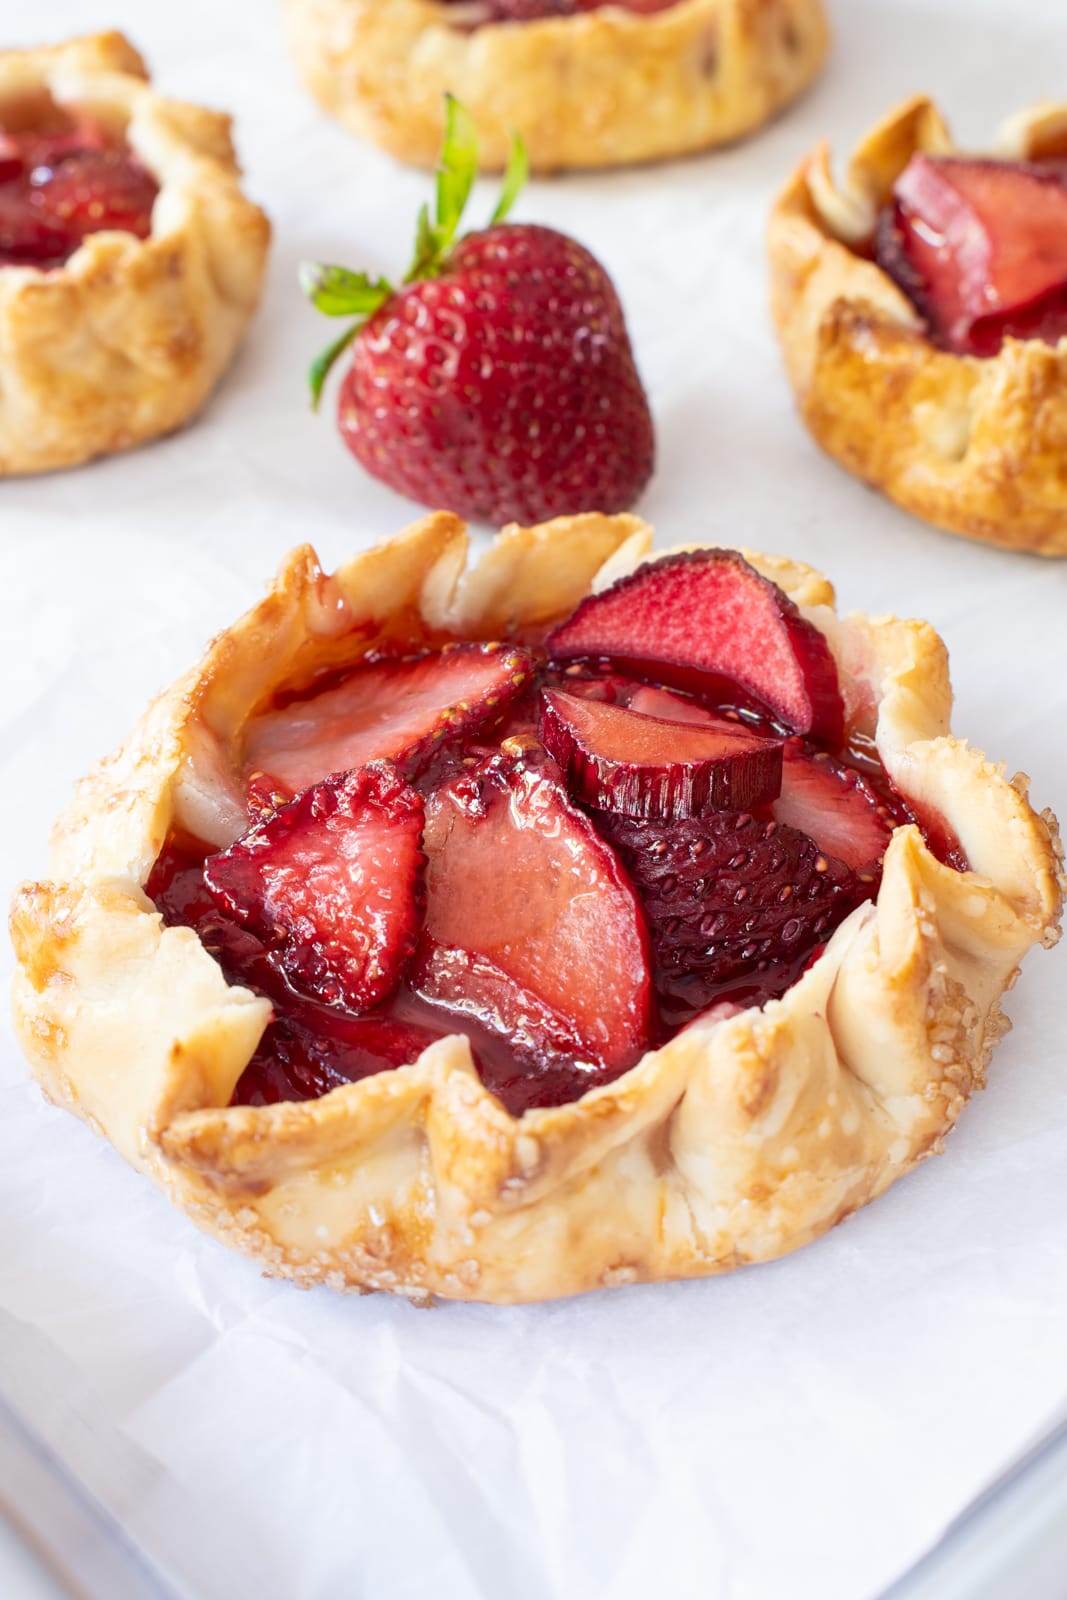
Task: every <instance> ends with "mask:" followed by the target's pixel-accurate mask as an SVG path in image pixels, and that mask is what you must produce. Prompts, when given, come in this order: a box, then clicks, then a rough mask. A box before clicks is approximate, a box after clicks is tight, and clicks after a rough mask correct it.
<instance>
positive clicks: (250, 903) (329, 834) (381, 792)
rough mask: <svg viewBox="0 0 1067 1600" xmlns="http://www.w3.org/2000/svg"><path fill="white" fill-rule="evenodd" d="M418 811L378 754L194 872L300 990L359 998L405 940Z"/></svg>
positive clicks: (411, 937) (410, 920)
mask: <svg viewBox="0 0 1067 1600" xmlns="http://www.w3.org/2000/svg"><path fill="white" fill-rule="evenodd" d="M422 822H423V804H422V798H421V796H420V795H419V794H417V793H416V791H415V790H414V789H411V788H409V787H408V785H407V784H406V783H405V782H404V781H403V779H402V778H401V777H400V775H399V773H398V772H397V771H396V769H395V768H394V767H391V766H389V765H388V764H387V763H385V762H379V763H375V764H374V765H372V766H367V767H362V768H360V769H359V770H358V771H355V772H339V773H334V774H333V775H332V776H331V777H328V778H324V779H323V781H322V782H321V783H317V784H315V785H313V786H312V787H311V788H310V789H306V790H305V791H304V793H303V794H300V795H298V796H297V798H296V799H295V800H293V801H291V802H290V803H289V804H288V805H284V806H282V807H281V809H280V810H279V811H276V812H275V813H274V814H273V815H271V816H269V817H267V818H266V820H264V821H262V822H259V823H257V824H256V825H255V826H253V827H252V828H250V829H249V831H248V832H247V833H246V834H245V835H244V836H243V837H242V838H240V839H238V840H237V842H236V844H233V845H231V846H230V848H229V849H228V850H224V851H222V852H221V853H220V854H218V855H214V856H211V857H209V859H208V860H207V861H206V862H205V864H204V882H205V884H206V885H207V888H208V890H209V892H210V893H211V894H212V896H213V897H214V899H215V901H216V903H217V904H218V906H219V907H220V909H221V910H222V911H223V912H224V913H225V914H226V915H227V916H230V917H232V918H234V920H235V921H236V922H238V923H240V924H241V926H242V927H244V928H247V929H248V930H249V931H250V932H252V933H254V934H255V935H256V937H257V938H259V939H262V940H263V941H264V942H265V943H266V945H267V946H268V949H269V951H270V955H271V959H272V961H273V962H274V963H275V964H276V965H277V967H278V968H279V970H280V971H281V972H282V973H283V974H284V976H285V978H286V980H287V981H288V983H289V984H291V986H292V987H293V988H294V989H295V990H296V991H297V992H298V993H299V994H303V995H309V996H310V997H311V998H313V999H316V1000H319V1001H321V1002H322V1003H323V1004H325V1005H338V1006H344V1007H346V1008H347V1009H348V1010H350V1011H356V1012H359V1011H364V1010H368V1009H369V1008H370V1007H371V1006H374V1005H377V1004H378V1003H379V1002H380V1001H381V1000H383V999H385V997H386V996H387V995H388V994H389V993H390V992H391V991H392V990H393V989H394V988H395V987H396V985H397V984H398V983H399V981H400V978H401V976H402V973H403V970H404V967H405V965H406V963H407V961H408V958H409V957H410V955H411V952H412V950H413V949H414V944H415V936H416V932H417V921H418V918H417V909H418V908H417V897H418V887H419V873H420V869H421V866H422V859H423V858H422V852H421V849H420V836H421V832H422Z"/></svg>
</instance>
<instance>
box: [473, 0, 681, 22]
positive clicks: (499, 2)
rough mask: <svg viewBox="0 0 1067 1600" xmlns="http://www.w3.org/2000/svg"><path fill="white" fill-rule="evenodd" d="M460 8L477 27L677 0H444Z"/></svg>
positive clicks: (661, 6)
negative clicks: (605, 8) (491, 23)
mask: <svg viewBox="0 0 1067 1600" xmlns="http://www.w3.org/2000/svg"><path fill="white" fill-rule="evenodd" d="M446 3H447V4H449V5H457V6H459V7H461V8H462V12H463V18H462V20H463V22H464V23H465V24H467V25H470V26H472V27H477V26H479V25H480V24H482V23H486V22H541V21H543V20H544V18H546V17H575V16H579V15H580V14H581V13H582V12H583V11H600V10H602V9H603V7H604V6H607V5H612V6H615V7H617V8H618V9H619V10H622V11H634V12H637V13H638V14H639V15H641V16H651V15H652V14H653V13H654V12H656V11H668V10H669V9H670V7H671V6H674V5H677V4H678V0H446Z"/></svg>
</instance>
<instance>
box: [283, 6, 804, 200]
mask: <svg viewBox="0 0 1067 1600" xmlns="http://www.w3.org/2000/svg"><path fill="white" fill-rule="evenodd" d="M284 11H285V20H286V30H287V34H288V39H289V45H290V51H291V54H292V55H293V57H294V59H295V61H296V65H297V69H298V71H299V73H300V75H301V77H302V78H303V80H304V82H305V84H306V85H307V87H308V88H309V89H310V90H311V92H312V94H313V95H314V96H315V98H316V99H317V100H318V101H319V103H320V104H321V105H322V106H323V107H324V108H325V109H326V110H327V111H329V112H330V113H331V114H333V115H334V116H336V117H338V118H339V119H340V120H341V121H342V122H343V123H345V124H346V126H349V127H351V128H352V129H353V130H354V131H355V132H357V133H359V134H361V135H366V136H369V137H370V138H372V139H373V140H374V141H375V142H376V143H379V144H381V145H382V146H383V147H384V148H385V149H387V150H389V151H390V152H391V153H392V154H393V155H395V156H397V157H399V158H400V159H401V160H404V161H409V162H412V163H414V164H415V165H417V166H432V165H433V164H434V162H435V161H436V159H437V154H438V148H439V144H440V138H441V100H442V96H443V95H444V93H445V92H446V91H450V92H451V93H453V94H455V95H456V96H457V97H458V98H459V99H460V100H462V101H463V103H464V105H465V106H466V107H467V109H468V110H469V111H470V113H471V115H472V116H473V117H474V120H475V123H476V124H477V126H478V129H479V135H480V151H481V159H482V163H483V166H484V167H485V168H486V169H500V168H502V167H503V166H504V165H505V163H506V160H507V155H508V147H509V142H510V137H511V134H512V132H513V131H517V132H519V133H521V134H522V135H523V138H524V140H525V142H526V146H527V149H528V152H529V155H530V160H531V165H532V166H533V168H534V169H535V170H537V171H543V172H552V171H562V170H567V169H574V168H576V169H582V168H594V167H605V166H624V165H631V164H633V163H637V162H643V161H652V160H660V159H665V158H668V157H672V156H678V155H684V154H688V153H691V152H693V151H696V150H702V149H706V148H708V147H710V146H713V145H716V144H723V143H728V142H732V141H734V140H736V139H740V138H743V137H744V136H746V135H747V134H749V133H751V132H753V131H754V130H755V129H757V128H759V127H760V126H762V125H763V124H764V123H765V122H767V121H768V120H770V118H771V117H773V116H774V115H776V114H777V112H778V111H780V110H781V109H783V108H784V107H785V106H786V105H787V104H788V103H789V102H790V101H791V100H793V99H794V98H795V97H796V96H797V95H799V94H800V93H801V92H802V91H803V90H804V89H805V88H806V87H807V86H808V84H809V83H810V82H811V80H812V79H813V77H814V76H815V75H816V73H817V72H818V70H819V68H820V67H821V65H822V62H823V59H824V57H825V54H826V50H827V47H828V37H829V36H828V26H827V21H826V13H825V7H824V0H759V4H758V5H753V4H752V0H678V4H677V5H675V6H672V7H671V8H669V9H668V10H666V11H662V12H654V13H651V14H647V15H641V14H638V13H634V12H630V11H626V10H624V9H622V8H621V7H617V6H607V7H605V8H602V9H599V10H596V11H589V12H583V13H580V14H578V15H575V16H571V17H548V18H543V19H540V20H537V21H531V22H521V23H500V22H496V23H493V22H491V23H486V24H484V25H482V26H481V27H479V28H478V29H477V30H475V31H474V32H471V33H465V32H463V31H462V30H461V29H460V28H459V27H457V25H456V21H455V17H454V15H450V13H451V11H452V8H451V7H446V6H444V5H442V4H440V3H439V0H285V6H284ZM703 63H707V66H706V67H704V66H703V65H702V64H703Z"/></svg>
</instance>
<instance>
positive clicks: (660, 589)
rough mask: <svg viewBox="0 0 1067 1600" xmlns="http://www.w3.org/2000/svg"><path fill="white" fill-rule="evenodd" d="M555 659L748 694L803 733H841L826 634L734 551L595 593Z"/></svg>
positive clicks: (668, 564) (648, 571)
mask: <svg viewBox="0 0 1067 1600" xmlns="http://www.w3.org/2000/svg"><path fill="white" fill-rule="evenodd" d="M548 650H549V653H550V654H551V655H552V656H553V657H554V658H555V659H556V660H557V661H570V660H576V659H591V658H598V657H608V658H610V659H611V660H612V661H613V662H615V663H618V664H619V665H620V666H623V667H625V668H626V669H628V670H630V671H634V672H637V673H638V674H642V675H644V676H647V677H656V678H659V679H662V680H665V681H667V682H669V683H673V684H675V685H676V686H677V687H680V688H683V689H684V688H689V689H693V690H696V691H698V692H700V693H704V694H707V695H709V697H710V696H712V695H714V696H717V697H718V698H721V699H726V698H729V696H730V693H731V690H732V689H736V688H738V687H739V688H740V689H741V690H742V692H743V693H744V694H745V695H746V696H747V697H749V698H752V699H755V700H758V701H759V702H760V704H761V705H762V706H765V707H766V708H767V709H768V710H769V711H771V712H772V713H773V715H774V716H775V717H777V718H779V719H780V720H781V721H782V722H783V723H785V725H786V726H787V727H788V728H791V729H792V730H793V731H794V732H796V733H812V734H813V735H814V736H815V737H817V738H820V739H824V740H826V742H827V743H829V744H834V743H838V742H839V741H840V739H841V737H842V734H843V728H844V710H843V706H842V702H841V693H840V690H839V688H838V683H837V668H836V667H835V665H834V659H833V656H832V655H831V654H830V648H829V646H828V644H827V643H826V640H825V639H824V638H823V636H822V634H821V633H820V632H819V630H818V629H817V628H815V627H814V626H813V625H812V624H811V623H810V622H808V621H807V620H806V619H805V618H804V617H802V616H801V615H800V612H799V611H798V610H797V607H796V606H795V605H794V604H793V602H792V600H790V599H789V597H788V595H786V594H785V593H783V591H782V590H781V589H780V588H779V587H778V585H777V584H774V583H771V582H770V580H769V579H767V578H764V577H763V576H762V575H761V574H760V573H758V572H757V571H756V569H755V568H754V567H752V566H750V565H749V563H748V562H747V561H746V560H745V559H744V557H743V556H740V555H738V553H737V552H736V551H735V550H717V549H709V550H694V551H690V552H687V553H685V554H683V555H676V556H665V557H663V559H662V560H659V561H653V562H651V563H649V564H646V565H645V566H643V567H639V568H638V570H637V571H636V572H634V573H631V574H630V576H629V577H626V578H621V579H620V580H619V581H618V582H617V583H615V584H613V585H612V586H611V588H610V589H605V590H604V592H603V593H602V594H597V595H590V596H589V598H588V599H587V600H584V601H583V602H582V603H581V605H580V606H579V607H578V609H577V610H576V611H575V612H574V614H573V615H572V616H571V617H570V618H568V620H567V621H566V622H564V623H561V625H560V626H559V627H558V628H556V629H555V631H554V632H553V633H552V634H550V635H549V638H548Z"/></svg>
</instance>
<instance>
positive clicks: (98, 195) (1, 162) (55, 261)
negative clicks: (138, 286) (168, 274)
mask: <svg viewBox="0 0 1067 1600" xmlns="http://www.w3.org/2000/svg"><path fill="white" fill-rule="evenodd" d="M47 124H48V125H47V126H41V127H30V128H19V129H17V130H16V129H15V128H14V127H12V128H5V126H4V123H3V121H2V119H0V266H21V267H37V268H39V269H42V270H44V269H48V268H53V267H60V266H62V265H63V263H64V262H65V261H66V260H67V259H68V258H69V257H70V256H71V255H73V253H74V251H75V250H77V248H78V246H79V245H80V244H81V243H82V241H83V239H85V238H86V237H87V235H89V234H91V233H99V232H101V231H102V230H104V229H118V230H120V231H121V232H123V233H132V234H134V235H136V237H137V238H139V239H145V238H147V237H148V235H149V233H150V232H151V227H152V206H153V204H154V202H155V198H156V195H157V194H158V192H159V190H158V185H157V184H156V182H155V180H154V179H153V177H152V176H151V174H150V173H149V172H148V171H146V169H145V168H144V167H143V166H142V165H141V163H140V162H139V161H138V160H137V159H136V158H135V157H134V156H133V155H132V154H131V153H130V151H129V150H128V149H127V148H126V147H125V146H124V145H122V144H120V143H117V142H116V141H115V140H114V139H111V138H110V137H109V136H108V135H107V134H106V133H105V132H104V130H103V129H102V128H100V127H99V125H98V124H96V123H95V122H93V121H91V120H89V119H88V118H84V117H79V118H74V117H65V116H61V115H59V114H58V113H55V112H52V113H50V115H49V116H48V118H47Z"/></svg>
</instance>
